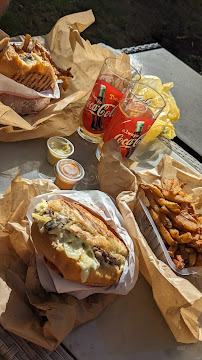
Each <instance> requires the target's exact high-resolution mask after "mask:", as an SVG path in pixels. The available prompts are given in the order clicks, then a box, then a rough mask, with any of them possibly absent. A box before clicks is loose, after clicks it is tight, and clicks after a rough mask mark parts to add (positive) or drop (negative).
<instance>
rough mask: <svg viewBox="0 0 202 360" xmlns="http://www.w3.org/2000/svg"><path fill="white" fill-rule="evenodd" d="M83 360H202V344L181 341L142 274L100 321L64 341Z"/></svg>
mask: <svg viewBox="0 0 202 360" xmlns="http://www.w3.org/2000/svg"><path fill="white" fill-rule="evenodd" d="M64 343H65V344H66V346H67V347H68V348H69V349H70V350H71V351H72V352H73V353H74V354H75V356H76V357H77V358H78V359H82V360H93V359H96V360H101V359H105V360H123V359H124V360H135V359H137V360H147V359H148V360H151V359H155V360H170V359H172V360H180V359H183V360H190V359H192V360H198V359H199V353H201V350H202V345H201V343H199V344H191V345H185V344H181V343H177V342H176V340H175V339H174V337H173V335H172V333H171V331H170V330H169V328H168V326H167V324H166V322H165V320H164V318H163V316H162V315H161V313H160V311H159V309H158V307H157V305H156V303H155V302H154V300H153V298H152V292H151V288H150V286H149V284H148V283H147V282H146V280H145V279H144V278H143V276H142V275H141V274H140V275H139V279H138V282H137V284H136V285H135V287H134V289H133V290H132V291H131V292H130V293H129V294H128V295H127V296H119V297H117V300H116V301H115V302H114V303H113V304H112V305H110V306H109V307H108V308H107V309H106V310H105V311H104V313H103V314H102V315H101V316H99V317H98V318H97V319H96V320H94V321H91V322H90V323H88V324H85V325H84V326H82V327H80V328H78V329H76V330H74V331H73V332H72V333H71V334H70V335H69V336H68V337H67V338H66V340H65V341H64Z"/></svg>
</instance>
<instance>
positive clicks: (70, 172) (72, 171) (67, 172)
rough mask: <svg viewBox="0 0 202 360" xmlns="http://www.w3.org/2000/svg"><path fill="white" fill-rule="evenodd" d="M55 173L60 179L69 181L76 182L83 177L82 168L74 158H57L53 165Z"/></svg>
mask: <svg viewBox="0 0 202 360" xmlns="http://www.w3.org/2000/svg"><path fill="white" fill-rule="evenodd" d="M55 169H56V174H57V175H59V176H60V177H62V179H64V180H66V181H70V182H77V181H80V180H81V179H83V177H84V174H85V172H84V168H83V167H82V166H81V165H80V164H79V163H78V162H77V161H75V160H72V159H63V160H59V161H58V162H57V164H56V166H55Z"/></svg>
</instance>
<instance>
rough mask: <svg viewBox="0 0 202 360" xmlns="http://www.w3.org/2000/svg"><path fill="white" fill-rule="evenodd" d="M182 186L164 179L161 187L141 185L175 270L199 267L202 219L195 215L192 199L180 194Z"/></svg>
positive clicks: (201, 256) (201, 244)
mask: <svg viewBox="0 0 202 360" xmlns="http://www.w3.org/2000/svg"><path fill="white" fill-rule="evenodd" d="M185 185H186V183H182V184H179V181H178V180H177V179H164V180H163V186H162V187H161V186H159V185H154V184H153V185H148V184H140V188H141V189H143V191H144V193H145V196H146V198H147V199H148V202H147V207H148V210H149V213H150V215H151V217H152V219H153V221H154V223H155V224H156V226H157V228H158V230H159V232H160V234H161V236H162V239H163V241H164V243H165V245H166V248H167V250H168V253H169V255H170V257H171V259H172V260H173V262H174V264H175V265H176V267H177V268H178V269H183V268H184V267H192V266H202V216H201V215H197V213H196V211H195V207H194V200H193V199H192V197H191V196H190V195H187V194H186V193H185V192H184V191H182V188H183V187H184V186H185ZM148 204H149V205H148Z"/></svg>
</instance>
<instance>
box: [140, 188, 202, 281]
mask: <svg viewBox="0 0 202 360" xmlns="http://www.w3.org/2000/svg"><path fill="white" fill-rule="evenodd" d="M134 215H135V218H136V221H137V223H138V226H139V228H140V230H141V232H142V234H143V235H144V237H145V239H146V240H147V243H148V244H149V246H150V248H151V249H152V251H153V253H154V254H155V255H156V257H157V258H158V259H159V260H161V261H163V262H164V263H165V264H167V265H169V266H170V267H171V269H172V270H173V271H174V272H175V273H177V274H179V275H183V276H187V275H191V274H196V273H197V270H198V269H201V268H202V266H195V267H189V268H184V269H182V270H180V269H178V268H177V267H176V265H175V264H174V262H173V261H172V259H171V257H170V255H169V254H168V251H167V249H166V246H165V244H164V242H163V239H162V237H161V235H160V233H159V231H158V229H157V227H156V224H155V223H154V221H153V219H152V217H151V215H150V213H149V211H148V209H147V207H146V205H145V204H144V202H143V199H142V196H141V194H140V193H138V195H137V201H136V206H135V211H134Z"/></svg>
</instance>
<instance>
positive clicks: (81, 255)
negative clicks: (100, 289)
mask: <svg viewBox="0 0 202 360" xmlns="http://www.w3.org/2000/svg"><path fill="white" fill-rule="evenodd" d="M32 217H33V220H34V221H33V224H32V227H31V236H32V240H33V243H34V245H35V248H36V250H37V251H38V253H39V255H40V256H41V257H42V258H43V260H44V261H45V263H46V264H47V266H48V267H50V268H51V269H52V270H53V271H55V272H56V273H58V274H60V275H61V276H62V277H63V278H64V279H68V280H71V281H74V282H76V283H82V284H86V285H90V286H110V285H113V284H116V283H118V281H119V279H120V276H121V274H122V271H123V268H124V265H125V261H126V258H127V256H128V249H127V247H126V245H125V244H124V242H123V241H122V240H121V239H120V238H119V236H118V235H117V234H116V233H115V232H114V230H112V229H110V228H109V226H108V225H107V224H106V223H105V222H104V221H103V220H102V219H101V218H100V217H98V216H97V215H95V214H92V213H91V212H90V211H89V210H87V209H86V208H85V207H84V206H82V205H80V204H77V203H74V202H70V201H66V200H62V199H58V200H50V201H45V200H42V202H41V203H39V204H38V205H37V206H36V207H35V211H34V213H33V214H32Z"/></svg>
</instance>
